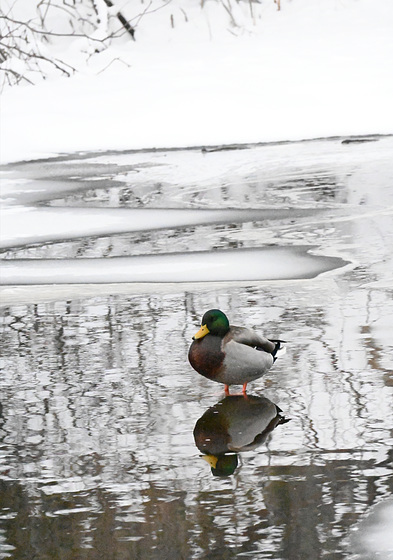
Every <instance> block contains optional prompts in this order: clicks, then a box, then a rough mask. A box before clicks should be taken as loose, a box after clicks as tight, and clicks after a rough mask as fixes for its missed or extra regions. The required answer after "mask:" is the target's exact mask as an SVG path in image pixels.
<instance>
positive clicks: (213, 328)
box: [192, 309, 229, 340]
mask: <svg viewBox="0 0 393 560" xmlns="http://www.w3.org/2000/svg"><path fill="white" fill-rule="evenodd" d="M228 331H229V321H228V317H227V316H226V315H225V313H223V312H222V311H220V310H219V309H210V310H209V311H206V313H205V314H204V316H203V317H202V324H201V328H200V329H199V331H198V332H197V333H196V334H195V335H194V336H193V337H192V338H193V339H194V340H197V339H198V338H203V337H204V336H206V335H207V334H209V333H211V334H213V335H215V336H225V335H226V333H227V332H228Z"/></svg>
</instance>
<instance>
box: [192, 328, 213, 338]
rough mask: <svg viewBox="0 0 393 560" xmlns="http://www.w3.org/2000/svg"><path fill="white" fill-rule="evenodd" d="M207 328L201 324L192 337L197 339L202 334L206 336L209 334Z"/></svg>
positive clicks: (201, 336)
mask: <svg viewBox="0 0 393 560" xmlns="http://www.w3.org/2000/svg"><path fill="white" fill-rule="evenodd" d="M209 332H210V331H209V329H208V328H207V326H206V325H202V326H201V328H200V329H199V331H198V332H197V333H196V334H194V336H193V337H192V338H193V339H194V340H198V338H203V337H204V336H206V335H207V334H209Z"/></svg>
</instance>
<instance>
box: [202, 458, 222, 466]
mask: <svg viewBox="0 0 393 560" xmlns="http://www.w3.org/2000/svg"><path fill="white" fill-rule="evenodd" d="M202 459H203V460H204V461H206V463H208V465H210V467H211V468H212V469H215V468H216V465H217V461H218V457H216V456H215V455H202Z"/></svg>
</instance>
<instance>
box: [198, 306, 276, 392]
mask: <svg viewBox="0 0 393 560" xmlns="http://www.w3.org/2000/svg"><path fill="white" fill-rule="evenodd" d="M193 339H194V341H193V343H192V344H191V346H190V349H189V352H188V359H189V361H190V364H191V365H192V367H193V368H194V369H195V370H196V371H197V372H198V373H200V374H201V375H203V376H204V377H207V378H208V379H211V380H212V381H217V382H219V383H224V384H225V392H226V393H227V394H229V385H239V384H242V385H243V393H245V392H246V388H247V383H249V382H250V381H254V380H255V379H258V377H261V376H262V375H263V374H264V373H266V372H267V371H268V370H269V369H270V368H271V367H272V365H273V364H274V362H275V361H276V359H277V352H278V351H279V350H280V349H281V348H282V340H269V339H267V338H264V337H263V336H260V335H258V334H257V333H255V332H254V331H252V330H251V329H247V328H245V327H235V326H230V325H229V321H228V318H227V316H226V315H225V314H224V313H223V312H222V311H220V310H219V309H210V311H207V312H206V313H205V314H204V316H203V317H202V326H201V328H200V329H199V331H198V332H197V333H196V334H195V335H194V337H193Z"/></svg>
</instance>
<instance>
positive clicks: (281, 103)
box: [0, 0, 393, 163]
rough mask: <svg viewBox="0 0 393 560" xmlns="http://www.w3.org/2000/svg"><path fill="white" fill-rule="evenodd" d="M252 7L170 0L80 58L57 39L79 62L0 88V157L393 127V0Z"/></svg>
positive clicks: (302, 0) (298, 0) (298, 1)
mask: <svg viewBox="0 0 393 560" xmlns="http://www.w3.org/2000/svg"><path fill="white" fill-rule="evenodd" d="M253 6H254V8H253V10H254V15H253V17H251V16H250V13H249V3H248V2H243V3H239V4H236V3H234V4H233V18H234V20H235V21H236V23H237V24H238V25H237V26H232V27H231V26H230V22H229V16H228V14H227V12H225V10H224V9H223V7H222V4H220V3H219V2H213V1H212V0H209V1H207V2H205V5H204V8H203V9H202V8H201V6H200V2H192V1H191V0H189V1H188V2H184V1H183V2H180V1H173V2H171V3H169V4H168V5H167V6H165V7H164V8H162V9H160V10H156V11H153V12H152V13H150V14H148V15H146V16H145V17H144V18H143V19H141V21H140V23H139V25H138V27H137V33H136V41H135V42H134V41H131V40H130V39H127V40H126V39H125V38H123V41H120V42H118V43H113V44H112V46H111V47H110V48H109V49H107V50H105V51H103V52H101V53H98V54H96V55H95V56H94V57H91V58H89V59H88V63H84V62H83V61H82V59H81V52H80V50H79V47H78V44H79V43H78V41H79V42H80V41H81V40H80V39H75V42H74V43H73V44H70V45H65V44H64V43H63V44H62V47H61V48H62V49H63V50H62V51H61V52H60V53H58V56H62V57H63V58H64V59H65V60H66V61H67V62H68V63H70V64H73V65H74V66H77V67H78V68H79V70H80V71H79V73H77V74H75V75H74V76H73V77H72V78H54V77H50V78H49V79H48V80H46V81H45V82H41V83H39V84H38V85H35V86H30V85H27V86H19V87H14V88H10V89H7V90H5V91H4V92H3V94H2V102H1V109H0V110H1V138H0V140H1V144H0V148H1V149H0V161H1V162H2V163H7V162H13V161H18V160H26V159H36V158H42V157H50V156H54V155H56V154H60V153H69V152H77V151H89V150H123V149H144V148H161V147H165V148H170V147H188V146H198V145H219V144H231V143H254V142H272V141H280V140H298V139H305V138H316V137H329V136H336V135H367V134H390V133H392V132H393V111H392V110H391V104H392V102H391V100H392V99H393V72H392V63H391V61H392V60H393V34H392V33H391V30H392V28H393V3H392V2H387V1H386V0H340V1H338V0H330V1H328V0H326V1H325V2H313V3H310V2H309V1H307V0H292V1H290V0H282V2H281V11H277V6H276V4H275V3H274V2H273V0H271V2H270V1H268V0H264V1H263V2H262V3H261V4H257V3H255V5H253ZM184 13H185V14H186V15H187V21H186V17H185V15H184ZM171 16H172V17H173V22H174V28H173V29H172V27H171V23H170V22H171ZM101 31H102V30H101ZM101 31H100V32H101ZM58 48H60V47H58ZM108 65H109V66H108Z"/></svg>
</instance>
